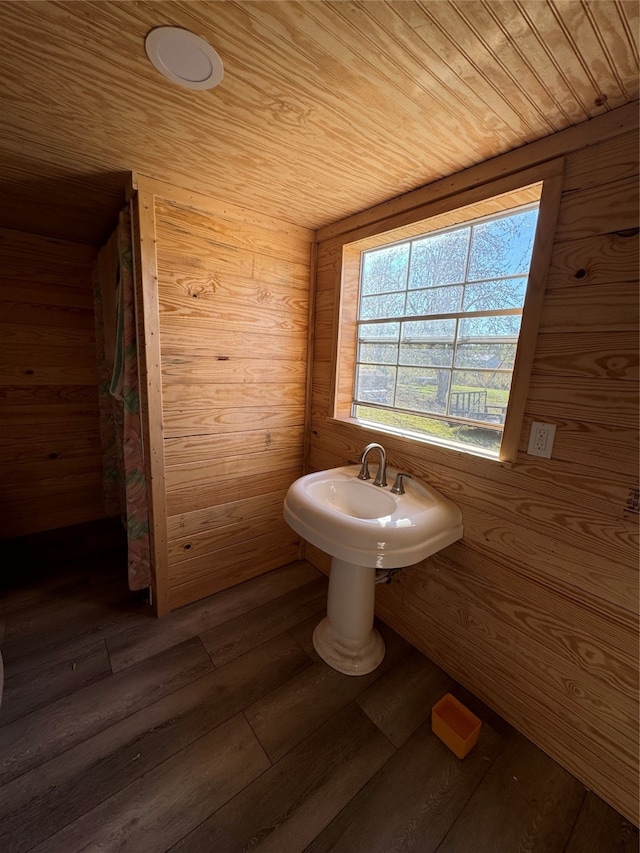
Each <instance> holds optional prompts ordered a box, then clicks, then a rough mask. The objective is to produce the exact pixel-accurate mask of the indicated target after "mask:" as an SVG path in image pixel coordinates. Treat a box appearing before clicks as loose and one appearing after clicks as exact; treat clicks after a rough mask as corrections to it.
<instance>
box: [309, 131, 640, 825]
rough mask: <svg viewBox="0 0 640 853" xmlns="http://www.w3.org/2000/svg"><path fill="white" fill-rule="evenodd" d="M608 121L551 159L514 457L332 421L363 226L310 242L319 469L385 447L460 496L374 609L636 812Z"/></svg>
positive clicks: (634, 599) (623, 281)
mask: <svg viewBox="0 0 640 853" xmlns="http://www.w3.org/2000/svg"><path fill="white" fill-rule="evenodd" d="M599 126H600V125H598V122H597V121H594V122H593V123H590V125H588V126H584V129H583V131H582V133H583V134H586V138H584V136H583V139H584V144H583V147H582V148H580V149H579V150H575V151H573V152H567V150H566V147H565V148H564V149H563V148H562V146H560V145H559V146H555V150H554V152H553V153H563V154H566V164H565V182H564V191H563V195H562V201H561V208H560V214H559V221H558V225H557V229H556V235H555V241H554V246H553V251H552V259H551V266H550V273H549V279H548V284H547V291H546V295H545V300H544V307H543V313H542V325H541V330H540V333H539V336H538V340H537V347H536V352H535V361H534V369H533V376H532V380H531V386H530V390H529V394H528V398H527V402H526V413H525V419H524V423H523V427H522V431H521V437H520V445H519V454H518V457H517V461H516V463H515V464H514V465H513V467H511V468H509V467H506V466H502V465H501V464H500V463H498V462H494V461H489V460H485V459H481V458H476V457H473V456H470V455H467V454H462V453H456V452H453V451H446V450H443V449H438V448H435V447H429V446H428V445H422V444H417V443H414V442H411V441H409V440H405V439H399V438H392V437H390V436H385V435H384V434H382V433H377V432H375V431H365V430H363V429H362V428H361V427H358V426H357V425H355V424H353V423H348V422H341V421H337V420H332V419H331V418H330V417H329V411H330V405H331V400H330V388H331V385H332V372H333V361H332V359H333V357H334V356H333V348H334V347H333V341H334V336H335V322H336V320H335V312H336V305H337V302H336V297H337V292H338V288H339V284H340V251H339V248H340V243H341V240H342V241H343V242H344V241H345V240H347V238H348V239H350V240H354V239H357V233H358V232H357V231H356V232H354V231H351V233H350V234H349V235H344V236H343V237H342V238H341V237H340V236H339V233H340V230H341V229H340V226H339V225H338V226H336V227H334V228H332V229H327V231H328V232H329V233H328V239H326V240H323V241H321V242H320V245H319V247H318V276H317V300H316V324H315V341H316V343H315V358H314V378H313V405H312V412H313V419H312V424H311V451H310V468H311V470H315V469H321V468H330V467H334V466H336V465H341V464H344V463H345V462H346V461H348V460H355V458H356V455H357V454H358V452H359V451H360V449H361V448H362V447H363V446H364V444H366V443H367V442H368V441H371V440H378V441H381V442H382V443H383V444H384V446H385V447H386V448H387V450H388V455H389V457H390V462H391V464H393V465H395V466H397V467H399V468H402V469H404V470H407V471H412V472H413V473H414V474H416V475H418V476H419V477H421V478H423V479H424V480H425V481H427V482H429V483H431V484H433V485H434V486H436V487H437V488H438V489H440V491H441V492H442V493H443V494H445V495H447V496H448V497H450V498H452V499H453V500H454V501H456V503H457V504H458V505H459V506H460V507H461V509H462V512H463V518H464V527H465V535H464V539H463V540H462V541H460V542H458V543H456V544H454V545H452V546H451V547H449V548H447V549H445V550H444V551H442V552H441V553H440V554H438V555H436V556H435V557H433V558H432V559H430V560H428V561H426V562H425V563H423V564H421V565H419V566H417V567H413V568H411V569H409V570H407V571H406V572H404V573H403V574H402V576H401V579H400V580H399V581H398V582H397V583H394V584H392V585H390V586H381V587H378V594H377V612H378V614H379V615H380V616H381V617H382V618H383V619H384V620H385V621H387V622H388V623H389V624H390V625H392V626H393V627H394V628H395V629H396V630H397V631H399V632H400V633H401V634H403V635H404V636H405V637H406V638H407V639H408V640H409V641H410V642H412V643H413V644H414V645H416V646H417V647H418V648H419V649H420V650H421V651H423V652H424V653H425V654H426V655H428V656H429V657H430V658H432V659H433V660H434V661H435V662H436V663H438V664H439V665H440V666H441V667H443V668H444V669H445V670H447V671H448V672H449V673H450V674H451V675H452V676H453V677H454V678H456V679H458V680H459V681H461V682H462V683H464V684H465V685H466V686H467V687H469V688H470V689H471V690H472V691H474V692H475V693H476V694H477V695H479V696H481V697H482V698H483V699H484V700H485V701H486V702H487V703H488V704H490V705H492V706H493V707H494V708H495V709H496V710H497V711H499V712H500V713H501V714H502V715H504V716H505V717H506V718H507V719H508V720H509V721H510V722H511V723H513V724H514V725H515V726H516V727H517V728H518V729H520V730H521V731H522V732H523V733H524V734H525V735H526V736H527V737H529V738H531V739H532V740H533V741H534V742H535V743H537V744H538V745H539V746H541V747H542V748H543V749H545V750H546V751H547V752H548V753H549V754H550V755H552V756H553V757H554V758H555V759H557V760H558V761H559V762H561V763H562V764H563V765H564V766H565V767H567V768H568V769H569V770H570V771H571V772H573V773H574V774H575V775H576V776H578V778H579V779H581V780H582V781H583V782H584V783H585V784H586V785H588V786H589V787H590V788H592V789H593V790H595V791H596V793H598V794H599V795H600V796H602V797H603V798H604V799H606V800H607V801H608V802H610V803H611V804H612V805H613V806H614V807H615V808H616V809H618V810H619V811H621V812H622V813H623V814H625V815H626V816H627V817H628V818H630V819H632V820H633V821H634V822H636V823H637V822H638V680H637V670H638V655H637V651H638V647H637V640H638V633H637V632H638V612H637V611H638V551H637V521H638V516H637V503H636V504H635V511H634V509H633V502H634V501H633V499H634V494H635V493H634V491H633V490H634V489H636V488H637V472H638V446H637V441H638V433H637V412H638V280H637V279H638V239H637V226H638V198H637V196H638V133H637V129H634V128H633V126H631V127H629V126H627V128H626V132H624V133H618V135H615V136H613V137H611V135H609V136H608V137H605V138H602V137H600V140H601V141H598V140H599V136H598V128H599ZM636 128H637V119H636ZM589 134H591V138H589ZM565 138H566V139H568V137H565ZM542 144H545V145H546V146H547V148H549V150H550V153H551V149H552V148H554V145H553V143H552V142H551V143H550V142H549V141H548V140H545V142H544V143H542ZM539 150H540V146H538V148H537V149H536V148H535V145H534V146H531V157H532V158H533V156H534V152H538V151H539ZM528 156H529V149H528V148H525V149H523V150H522V151H521V152H520V159H521V165H522V168H526V166H528V165H530V163H531V162H532V160H529V161H528V160H527V158H528ZM507 157H509V158H510V161H509V163H510V167H512V166H513V163H514V157H515V154H514V153H512V154H510V155H507ZM503 159H504V158H499V159H496V160H495V161H493V163H491V164H486V165H487V169H486V176H487V179H489V178H491V177H493V176H495V175H497V174H500V170H501V168H502V163H501V161H502V160H503ZM479 168H480V167H478V168H477V169H476V170H475V172H474V173H473V177H474V179H475V178H476V177H477V175H478V169H479ZM470 179H471V176H470ZM454 183H455V181H454ZM457 183H458V186H459V187H462V186H463V185H464V174H462V175H461V176H459V180H458V181H457ZM422 195H423V199H424V200H426V199H427V198H428V188H427V190H426V191H425V192H424V193H423V194H422ZM407 205H408V202H404V209H405V210H406V208H407ZM396 211H397V212H398V214H402V211H403V199H398V200H397V202H396V205H395V211H394V213H395V212H396ZM375 218H376V216H375V211H374V213H373V214H372V215H370V216H364V217H363V220H362V221H363V223H366V221H368V222H369V223H371V222H373V221H375ZM406 218H407V217H406V214H405V216H404V220H403V221H406ZM349 227H350V226H349ZM364 227H366V224H365V225H364ZM389 227H393V217H392V218H391V219H386V220H385V224H384V228H380V230H386V229H387V228H389ZM342 230H345V229H342ZM361 230H362V229H361ZM367 233H370V226H369V231H367ZM354 234H355V236H354ZM321 236H322V235H321ZM337 249H338V251H337ZM532 420H537V421H544V422H549V423H554V424H556V425H557V434H556V441H555V447H554V452H553V458H552V459H549V460H546V459H540V458H536V457H531V456H527V455H526V454H525V450H526V446H527V439H528V435H529V429H530V425H531V421H532ZM306 553H307V556H308V558H309V559H311V560H312V562H314V563H315V564H316V565H318V566H319V567H320V568H323V569H325V570H326V569H327V567H328V559H327V558H326V556H325V555H323V554H321V553H320V552H319V551H317V550H316V549H314V548H312V547H310V546H308V547H307V550H306Z"/></svg>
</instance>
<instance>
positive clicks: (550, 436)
mask: <svg viewBox="0 0 640 853" xmlns="http://www.w3.org/2000/svg"><path fill="white" fill-rule="evenodd" d="M555 437H556V425H555V424H543V423H540V422H539V421H534V422H533V423H532V424H531V432H530V433H529V447H528V448H527V453H528V454H529V456H543V457H544V458H545V459H551V451H552V450H553V440H554V439H555Z"/></svg>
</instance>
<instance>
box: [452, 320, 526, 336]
mask: <svg viewBox="0 0 640 853" xmlns="http://www.w3.org/2000/svg"><path fill="white" fill-rule="evenodd" d="M520 320H521V316H520V314H512V315H508V316H506V317H474V318H472V319H467V320H461V321H460V331H459V333H458V340H461V341H463V342H464V343H467V342H475V341H477V342H478V343H487V341H484V340H483V338H502V339H505V338H511V339H512V341H511V342H516V341H517V339H518V333H519V332H520ZM505 343H506V341H505Z"/></svg>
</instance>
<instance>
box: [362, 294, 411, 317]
mask: <svg viewBox="0 0 640 853" xmlns="http://www.w3.org/2000/svg"><path fill="white" fill-rule="evenodd" d="M403 314H404V292H403V293H385V294H383V295H382V296H363V297H362V299H361V300H360V319H361V320H378V319H382V318H383V317H401V316H402V315H403Z"/></svg>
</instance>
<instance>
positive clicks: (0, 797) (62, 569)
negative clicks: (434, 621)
mask: <svg viewBox="0 0 640 853" xmlns="http://www.w3.org/2000/svg"><path fill="white" fill-rule="evenodd" d="M116 562H117V561H115V559H113V558H111V557H109V555H108V554H103V555H102V556H101V557H99V558H96V557H94V558H91V557H84V558H82V559H77V560H67V561H66V563H65V564H64V565H58V566H56V567H55V568H54V567H52V568H51V573H50V574H48V575H47V574H46V573H44V574H43V576H42V577H41V578H40V579H38V580H32V581H30V582H29V583H26V584H24V585H23V586H14V587H13V588H10V589H7V590H4V591H3V592H1V593H0V642H2V643H3V645H2V650H3V655H4V660H5V669H6V681H5V691H4V697H3V702H2V706H1V708H0V785H1V787H0V850H2V851H3V853H26V851H30V850H34V851H38V853H44V851H49V853H75V851H81V850H83V851H98V850H99V851H115V850H118V851H135V853H163V851H168V850H171V851H181V853H196V851H203V853H236V851H253V850H260V851H261V853H264V851H272V853H298V851H308V853H323V851H341V853H392V851H393V853H400V852H401V851H416V852H417V853H431V851H434V853H435V851H438V853H515V851H527V853H533V851H539V853H613V851H625V853H626V851H637V850H638V833H637V830H636V829H635V828H634V827H632V826H631V825H630V824H629V823H627V822H626V821H625V820H624V819H623V818H622V817H620V815H618V814H617V813H616V812H615V811H613V810H612V809H611V808H610V807H609V806H607V805H606V804H605V803H604V802H602V800H600V799H598V798H597V797H596V796H594V795H593V794H592V793H590V792H588V791H586V790H585V788H584V787H583V786H582V785H581V784H580V783H579V782H578V781H577V780H576V779H574V778H573V777H572V776H571V775H570V774H569V773H567V772H566V771H565V770H563V769H562V768H561V767H560V766H559V765H558V764H556V763H555V762H554V761H552V760H551V759H550V758H548V757H547V756H546V755H545V754H544V753H542V752H541V751H540V750H539V749H537V748H536V747H535V746H533V745H532V744H531V743H530V742H529V741H527V740H526V739H525V738H524V737H522V736H521V735H519V734H518V733H517V732H515V731H514V730H513V729H512V728H511V727H510V726H509V725H508V724H507V723H505V722H504V721H503V720H502V719H500V718H499V717H498V716H497V715H496V714H494V713H493V712H492V711H491V710H490V709H488V708H487V707H485V706H484V705H482V703H480V702H479V701H478V700H477V699H476V698H475V697H473V696H472V695H471V694H469V693H468V692H467V691H466V690H464V689H463V688H462V687H461V686H460V685H458V684H456V683H455V682H454V681H453V680H452V679H451V678H449V677H448V676H447V675H446V674H445V673H444V672H442V671H441V670H440V669H438V668H437V667H436V666H434V664H432V663H431V662H430V661H429V660H427V659H426V658H425V657H424V656H423V655H421V654H419V653H418V652H417V651H415V650H414V649H413V648H412V647H411V646H409V645H408V644H407V643H406V642H405V641H404V640H403V639H402V638H401V637H399V636H398V635H397V634H395V633H394V632H393V631H391V630H389V629H388V628H386V627H385V626H384V625H380V626H379V627H380V630H381V632H382V633H383V635H384V638H385V642H386V646H387V653H386V656H385V659H384V662H383V663H382V665H381V666H380V667H379V668H378V669H377V670H376V671H375V672H373V673H371V674H370V675H366V676H362V677H357V678H353V677H348V676H344V675H341V674H339V673H338V672H335V671H334V670H332V669H330V668H329V667H328V666H327V665H326V664H324V663H323V662H322V661H321V660H320V659H319V658H318V656H317V655H316V653H315V651H314V649H313V646H312V643H311V635H312V631H313V628H314V626H315V625H316V623H317V622H318V621H319V619H320V618H321V616H322V613H323V610H324V607H325V599H326V587H327V582H326V579H325V578H324V577H323V576H322V575H320V574H319V573H318V572H317V571H316V570H315V569H313V568H312V567H311V566H310V565H309V564H307V563H305V562H303V561H300V562H296V563H292V564H290V565H288V566H286V567H284V568H282V569H278V570H277V571H274V572H271V573H269V574H266V575H263V576H261V577H258V578H256V579H254V580H251V581H248V582H246V583H243V584H241V585H239V586H236V587H234V588H232V589H229V590H226V591H224V592H221V593H219V594H217V595H215V596H212V597H210V598H208V599H205V600H203V601H200V602H197V603H196V604H193V605H190V606H188V607H185V608H183V609H181V610H178V611H176V612H174V613H173V614H171V615H170V616H168V617H167V618H165V619H163V620H156V619H155V618H153V616H151V614H150V610H149V608H148V607H147V606H146V605H145V604H144V603H143V602H142V601H141V600H140V598H139V597H136V596H133V595H132V594H131V593H129V592H128V590H127V588H126V584H125V581H124V569H123V568H122V567H119V566H118V565H116ZM447 691H450V692H452V693H454V694H455V695H456V696H457V697H458V698H459V699H461V700H462V701H463V702H464V703H466V704H467V705H468V706H469V707H470V708H471V709H472V710H474V711H475V713H476V714H478V716H479V717H480V718H481V720H482V722H483V726H482V732H481V736H480V740H479V743H478V745H477V747H476V748H475V749H474V750H473V751H472V752H471V754H470V755H469V756H468V757H467V758H466V759H465V760H463V761H460V760H458V759H457V758H455V757H454V755H453V754H452V753H451V752H450V751H449V750H448V749H447V748H446V747H445V746H444V745H443V744H442V743H441V742H440V741H439V740H438V739H437V738H436V737H435V735H433V734H432V732H431V729H430V709H431V706H432V705H433V704H434V703H435V702H436V701H437V700H438V699H439V698H440V697H441V696H442V695H443V694H444V693H445V692H447Z"/></svg>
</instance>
